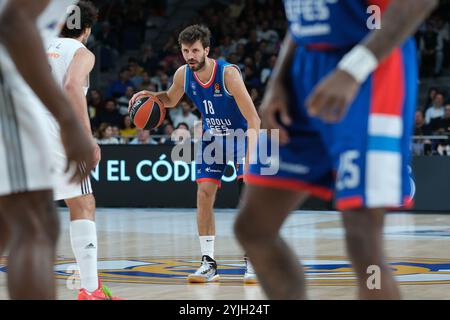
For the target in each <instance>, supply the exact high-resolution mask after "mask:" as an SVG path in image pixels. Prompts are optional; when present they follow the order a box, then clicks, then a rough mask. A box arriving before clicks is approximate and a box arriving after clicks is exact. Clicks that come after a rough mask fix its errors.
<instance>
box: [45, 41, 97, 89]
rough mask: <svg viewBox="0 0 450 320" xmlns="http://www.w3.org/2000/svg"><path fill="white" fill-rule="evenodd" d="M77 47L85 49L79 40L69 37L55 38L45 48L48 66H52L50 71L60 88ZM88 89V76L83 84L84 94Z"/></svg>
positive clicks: (62, 85)
mask: <svg viewBox="0 0 450 320" xmlns="http://www.w3.org/2000/svg"><path fill="white" fill-rule="evenodd" d="M79 49H86V47H85V46H84V45H83V44H82V43H81V42H80V41H78V40H75V39H70V38H55V39H53V40H52V41H51V42H50V44H49V46H48V48H47V55H48V59H49V62H50V66H51V67H52V73H53V75H54V76H55V79H56V82H57V83H58V84H59V85H60V86H61V88H63V87H64V84H65V82H66V77H67V71H68V70H69V67H70V65H71V64H72V60H73V58H74V56H75V53H76V52H77V51H78V50H79ZM88 90H89V77H88V78H87V79H86V84H85V86H84V94H85V95H86V94H87V92H88Z"/></svg>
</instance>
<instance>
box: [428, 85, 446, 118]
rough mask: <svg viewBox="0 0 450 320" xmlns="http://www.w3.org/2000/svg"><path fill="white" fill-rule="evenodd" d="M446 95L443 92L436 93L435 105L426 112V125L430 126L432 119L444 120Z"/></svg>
mask: <svg viewBox="0 0 450 320" xmlns="http://www.w3.org/2000/svg"><path fill="white" fill-rule="evenodd" d="M444 101H445V100H444V95H443V94H442V93H441V92H438V93H436V95H435V97H434V101H433V105H432V106H431V107H430V108H428V109H427V111H426V112H425V123H426V124H429V123H430V121H431V119H434V118H442V117H443V116H444Z"/></svg>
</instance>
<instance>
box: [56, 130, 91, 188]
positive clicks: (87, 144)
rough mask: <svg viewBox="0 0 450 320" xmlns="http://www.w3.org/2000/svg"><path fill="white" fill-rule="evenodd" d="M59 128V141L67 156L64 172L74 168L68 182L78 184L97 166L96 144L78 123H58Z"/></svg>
mask: <svg viewBox="0 0 450 320" xmlns="http://www.w3.org/2000/svg"><path fill="white" fill-rule="evenodd" d="M60 127H61V139H62V143H63V145H64V149H65V151H66V155H67V165H66V170H65V172H69V170H70V169H71V168H75V167H76V170H75V171H74V172H73V174H72V176H71V179H70V182H74V183H75V182H80V181H82V180H83V179H85V178H86V177H88V176H89V174H90V173H91V171H92V170H93V169H94V168H95V166H96V165H97V161H96V150H95V146H96V143H95V142H94V139H93V138H92V137H91V136H90V135H88V134H87V133H86V131H85V130H84V129H83V127H82V126H81V124H79V123H78V121H68V122H64V123H60ZM97 147H98V146H97Z"/></svg>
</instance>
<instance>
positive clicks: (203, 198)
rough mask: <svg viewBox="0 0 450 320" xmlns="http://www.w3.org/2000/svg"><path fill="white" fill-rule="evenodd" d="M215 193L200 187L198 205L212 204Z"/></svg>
mask: <svg viewBox="0 0 450 320" xmlns="http://www.w3.org/2000/svg"><path fill="white" fill-rule="evenodd" d="M214 196H215V191H214V190H212V189H210V188H204V187H201V186H199V188H198V190H197V202H198V203H200V204H201V203H205V202H210V201H212V200H213V199H214Z"/></svg>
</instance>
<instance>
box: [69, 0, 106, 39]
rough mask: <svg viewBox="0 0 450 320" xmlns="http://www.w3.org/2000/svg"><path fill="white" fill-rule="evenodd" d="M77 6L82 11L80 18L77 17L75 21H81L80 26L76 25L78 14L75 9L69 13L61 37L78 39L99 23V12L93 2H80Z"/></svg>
mask: <svg viewBox="0 0 450 320" xmlns="http://www.w3.org/2000/svg"><path fill="white" fill-rule="evenodd" d="M76 6H77V7H78V8H79V9H80V11H79V12H80V17H79V18H78V17H75V19H80V20H79V21H80V23H79V24H78V25H77V23H74V13H76V12H77V11H76V10H77V9H73V10H72V11H71V12H69V15H68V18H67V20H66V23H65V24H64V27H63V29H62V31H61V37H64V38H78V37H79V36H81V35H82V34H83V32H84V31H85V30H86V29H87V28H92V26H93V25H94V23H95V22H96V21H97V17H98V10H97V8H96V7H95V6H94V5H93V4H92V2H90V1H80V2H78V4H77V5H76ZM74 24H75V25H74Z"/></svg>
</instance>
